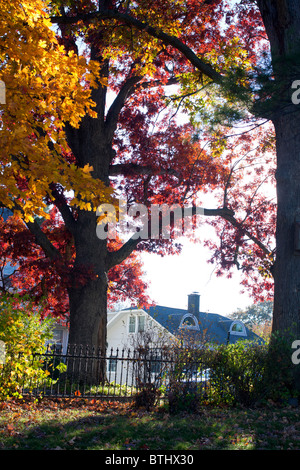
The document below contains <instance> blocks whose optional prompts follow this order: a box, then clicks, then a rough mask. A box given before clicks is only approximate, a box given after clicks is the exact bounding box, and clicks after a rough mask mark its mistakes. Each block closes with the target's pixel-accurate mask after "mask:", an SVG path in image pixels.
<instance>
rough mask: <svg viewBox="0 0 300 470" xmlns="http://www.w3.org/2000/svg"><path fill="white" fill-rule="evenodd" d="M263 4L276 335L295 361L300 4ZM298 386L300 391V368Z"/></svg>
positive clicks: (299, 317)
mask: <svg viewBox="0 0 300 470" xmlns="http://www.w3.org/2000/svg"><path fill="white" fill-rule="evenodd" d="M258 5H259V8H260V11H261V15H262V18H263V21H264V24H265V27H266V32H267V35H268V38H269V40H270V45H271V55H272V66H273V72H274V81H273V82H271V83H272V85H273V93H272V97H271V99H270V101H269V104H268V109H267V110H266V111H267V115H268V116H269V117H270V118H271V119H272V121H273V124H274V126H275V132H276V153H277V170H276V182H277V226H276V261H275V266H274V312H273V332H274V333H275V332H276V333H277V332H278V333H279V334H280V335H281V336H284V337H286V338H287V339H288V341H289V342H290V345H291V350H290V351H291V358H292V352H293V350H292V342H293V341H294V340H299V339H300V250H299V248H300V247H299V243H300V239H299V237H298V240H297V219H298V218H299V217H300V105H296V104H294V103H293V100H292V95H293V93H294V91H295V90H294V89H293V88H292V84H293V82H294V81H295V80H300V53H299V51H300V28H299V24H300V2H299V0H258ZM295 242H296V243H295ZM297 248H298V249H297ZM291 367H292V360H291ZM295 385H296V386H297V388H298V389H300V369H299V366H298V368H296V370H295Z"/></svg>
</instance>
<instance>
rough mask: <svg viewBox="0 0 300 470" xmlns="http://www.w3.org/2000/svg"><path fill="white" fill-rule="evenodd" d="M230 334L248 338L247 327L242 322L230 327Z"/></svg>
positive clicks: (235, 322) (236, 322)
mask: <svg viewBox="0 0 300 470" xmlns="http://www.w3.org/2000/svg"><path fill="white" fill-rule="evenodd" d="M229 331H230V334H232V335H237V336H247V331H246V328H245V325H244V324H243V323H242V322H240V321H234V322H232V323H231V325H230V330H229Z"/></svg>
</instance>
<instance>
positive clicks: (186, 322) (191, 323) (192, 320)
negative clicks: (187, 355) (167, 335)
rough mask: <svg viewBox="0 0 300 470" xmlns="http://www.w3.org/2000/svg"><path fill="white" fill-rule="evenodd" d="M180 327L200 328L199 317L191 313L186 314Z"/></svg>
mask: <svg viewBox="0 0 300 470" xmlns="http://www.w3.org/2000/svg"><path fill="white" fill-rule="evenodd" d="M179 328H187V329H189V330H199V325H198V321H197V318H196V317H195V316H194V315H191V314H190V313H187V314H186V315H184V316H183V317H182V319H181V322H180V325H179Z"/></svg>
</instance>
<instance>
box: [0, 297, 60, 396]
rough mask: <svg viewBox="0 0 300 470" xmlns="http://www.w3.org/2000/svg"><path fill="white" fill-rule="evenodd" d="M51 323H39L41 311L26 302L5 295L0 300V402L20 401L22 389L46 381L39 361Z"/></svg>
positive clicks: (49, 337)
mask: <svg viewBox="0 0 300 470" xmlns="http://www.w3.org/2000/svg"><path fill="white" fill-rule="evenodd" d="M52 330H53V320H52V319H50V318H46V319H43V320H42V313H41V307H40V308H36V307H35V309H33V307H32V305H31V303H30V301H29V300H27V299H26V298H20V297H19V296H18V295H13V296H11V295H6V296H4V297H1V299H0V341H1V342H2V343H1V344H2V345H3V344H4V347H5V354H4V360H3V361H2V362H3V363H2V364H0V398H8V397H21V390H22V388H23V387H25V388H29V389H30V388H31V387H32V384H34V383H36V382H37V381H43V380H45V379H47V377H48V375H49V372H48V371H45V370H43V361H42V357H41V356H39V354H41V353H43V352H44V351H45V343H46V342H47V340H49V339H51V338H52Z"/></svg>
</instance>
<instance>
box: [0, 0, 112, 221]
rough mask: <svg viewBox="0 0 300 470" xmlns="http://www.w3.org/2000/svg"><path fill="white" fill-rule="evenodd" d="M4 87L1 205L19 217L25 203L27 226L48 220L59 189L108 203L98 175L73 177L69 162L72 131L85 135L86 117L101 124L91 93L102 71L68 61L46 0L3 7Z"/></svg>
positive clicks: (73, 58) (0, 75)
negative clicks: (51, 198)
mask: <svg viewBox="0 0 300 470" xmlns="http://www.w3.org/2000/svg"><path fill="white" fill-rule="evenodd" d="M0 80H2V81H3V82H4V84H5V94H6V100H5V103H4V104H0V162H1V166H0V204H1V205H5V206H7V207H10V208H12V209H13V208H14V207H15V206H16V204H15V203H16V201H17V203H18V206H20V205H21V207H22V210H23V213H24V214H23V215H25V220H31V219H32V217H33V216H34V215H44V216H45V215H46V213H45V212H44V209H45V203H44V197H45V194H47V193H48V192H49V184H50V183H52V182H57V183H60V184H61V185H62V186H63V187H64V188H65V189H66V190H67V191H71V190H72V191H73V192H74V194H76V193H79V192H80V191H81V190H82V189H84V192H85V194H87V193H88V192H90V195H89V200H90V201H89V202H90V203H92V199H93V197H96V195H97V200H99V197H100V198H104V199H106V198H107V196H106V189H105V187H104V185H102V184H101V183H100V182H99V181H97V180H95V179H93V178H92V176H91V171H92V169H91V168H85V169H84V170H83V171H81V170H80V169H78V168H76V169H70V165H69V164H68V163H67V162H66V161H65V160H64V159H63V158H62V156H61V152H62V150H63V151H68V146H67V142H66V139H65V133H64V123H65V122H69V123H70V124H71V125H72V126H73V127H78V126H79V123H80V120H81V119H82V117H83V116H85V115H90V116H91V117H93V118H96V117H97V114H96V112H95V110H94V103H93V101H92V100H91V87H93V86H96V81H97V80H98V81H100V82H101V78H100V77H99V71H98V64H97V63H95V62H93V61H90V62H88V61H87V60H86V59H85V58H84V57H78V56H77V55H76V54H74V53H73V52H69V53H66V51H65V49H64V47H63V46H61V45H60V44H59V43H58V41H57V39H56V36H55V32H54V30H53V26H52V24H51V21H50V19H49V16H48V12H47V4H46V2H45V1H44V0H33V1H32V0H30V1H29V0H25V1H24V2H22V3H21V2H19V1H18V0H11V1H9V2H7V1H6V0H0ZM87 83H88V84H89V86H87ZM97 86H98V85H97ZM50 143H51V145H49V144H50ZM82 179H84V188H83V184H82ZM92 205H94V204H92ZM95 205H96V203H95Z"/></svg>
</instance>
